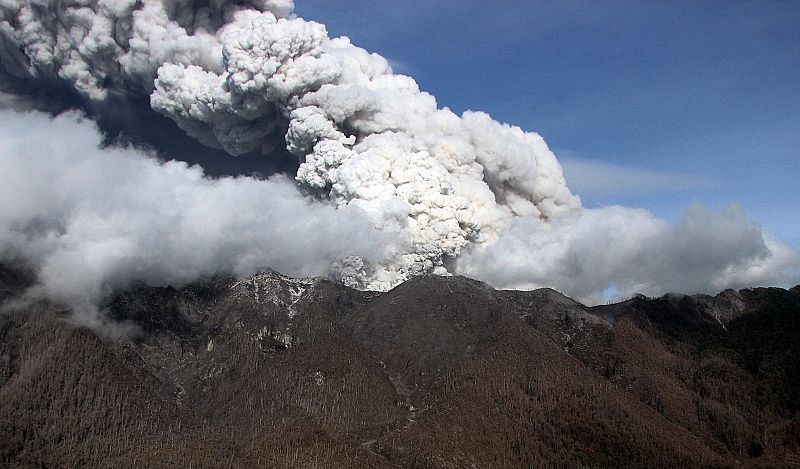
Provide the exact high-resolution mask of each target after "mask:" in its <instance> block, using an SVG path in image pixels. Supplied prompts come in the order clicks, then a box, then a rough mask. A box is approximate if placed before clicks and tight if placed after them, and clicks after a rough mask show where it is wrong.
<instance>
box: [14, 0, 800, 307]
mask: <svg viewBox="0 0 800 469" xmlns="http://www.w3.org/2000/svg"><path fill="white" fill-rule="evenodd" d="M195 3H196V2H190V1H186V0H143V1H142V0H138V1H134V0H125V1H117V0H113V1H112V0H96V1H94V0H93V1H86V2H60V1H58V2H57V1H41V0H37V1H35V2H34V1H32V0H5V1H2V2H0V63H1V64H2V67H3V68H4V70H5V73H6V74H10V75H14V76H16V77H19V79H20V80H23V81H25V80H27V81H28V82H34V83H42V82H46V83H49V82H53V81H55V82H58V83H60V84H62V85H66V86H68V87H71V88H72V90H73V91H74V92H76V93H78V94H79V95H81V96H82V97H83V98H85V99H86V100H89V101H90V102H94V103H101V102H104V101H105V100H107V99H108V98H109V96H112V95H119V94H122V95H126V96H149V101H150V105H151V107H152V108H153V109H154V110H155V111H157V112H159V113H161V114H163V115H165V116H167V117H169V118H170V119H172V120H174V121H175V122H176V123H177V124H178V126H180V128H181V129H183V130H184V131H185V132H186V133H187V134H188V135H190V136H192V137H193V138H195V139H197V140H198V141H200V142H201V143H203V144H204V145H207V146H210V147H215V148H221V149H223V150H225V151H226V152H227V153H229V154H231V155H240V154H244V153H250V152H253V151H257V152H261V153H263V155H264V157H265V158H275V155H276V154H277V153H280V152H274V150H275V148H274V144H275V142H276V141H283V142H284V144H285V151H288V152H289V153H290V154H291V155H294V156H295V157H296V158H297V163H298V166H299V168H298V169H297V172H296V174H293V175H291V176H293V177H294V179H293V180H291V179H289V177H275V178H273V179H270V180H268V181H260V180H256V179H249V178H243V179H231V178H226V179H220V180H211V179H208V178H204V177H203V176H202V172H201V170H200V169H198V168H188V167H186V166H185V165H182V164H180V163H175V162H171V163H166V164H158V163H156V162H154V161H153V160H149V159H146V158H144V157H143V156H142V155H141V154H139V153H138V152H135V151H132V150H122V149H119V148H107V149H102V150H98V149H97V148H96V145H97V143H98V138H97V136H96V132H95V131H94V130H91V131H89V130H86V126H85V124H84V125H78V124H75V122H74V120H75V117H74V116H73V117H63V118H60V119H57V120H56V121H54V122H53V123H52V124H48V125H53V126H55V127H57V128H61V130H62V131H63V127H64V126H69V125H73V126H77V127H78V128H81V129H84V130H83V132H84V133H86V132H89V133H90V134H91V135H92V137H90V138H89V141H91V142H92V143H91V145H90V148H88V149H87V148H86V147H85V146H83V147H81V146H77V147H78V148H83V149H84V150H86V151H87V152H88V155H89V156H87V157H85V158H84V159H82V158H80V157H78V156H77V155H75V154H72V153H70V151H69V150H67V149H62V148H58V147H53V148H52V150H47V149H46V148H43V147H42V146H41V145H45V144H44V143H41V141H40V140H41V138H40V137H39V136H40V135H41V133H42V132H49V131H47V130H44V128H43V127H44V126H45V125H44V124H43V123H42V122H44V121H43V120H42V119H43V118H42V117H41V116H38V117H37V116H32V115H26V116H27V117H19V116H18V115H11V114H6V116H8V117H7V120H9V121H12V120H13V121H22V122H28V123H29V124H30V123H31V121H34V122H36V125H32V126H30V127H24V126H23V127H19V128H17V129H16V130H17V131H18V132H17V133H8V134H7V137H8V139H9V142H12V143H13V142H15V141H19V139H21V138H22V139H24V138H27V139H28V140H30V142H24V143H20V144H18V145H16V146H13V148H12V147H3V157H4V158H6V160H5V161H4V162H3V164H4V175H3V177H5V178H6V179H7V180H8V182H7V183H8V184H14V185H12V186H9V187H13V188H15V189H16V190H17V191H18V192H19V193H20V194H28V193H30V194H33V195H34V197H32V198H31V200H29V201H28V200H20V198H19V197H15V198H12V196H13V194H9V199H8V200H9V201H15V202H14V203H16V204H17V206H14V205H13V204H12V203H11V202H6V201H3V202H2V203H3V204H5V205H2V206H0V209H1V210H2V211H3V212H2V213H0V218H3V219H4V220H6V221H7V222H8V223H9V224H8V226H7V228H5V230H6V232H7V233H8V236H6V237H5V238H4V239H3V240H0V241H2V243H3V244H2V245H0V247H2V248H3V249H4V250H5V251H6V252H12V251H13V252H17V253H22V254H21V255H23V256H24V257H26V258H27V259H29V260H30V262H32V263H33V264H34V265H35V266H36V267H37V268H38V270H39V271H40V275H41V277H42V279H43V282H44V285H46V286H47V288H48V289H49V291H51V293H54V294H55V293H58V292H59V288H58V287H57V285H58V284H59V283H58V281H59V280H58V278H59V276H61V275H64V274H67V273H68V272H69V268H70V266H73V267H72V268H76V269H78V271H79V272H81V273H82V274H83V275H77V278H88V279H89V280H87V281H86V282H85V286H86V289H85V290H86V291H85V292H84V294H87V295H88V296H89V297H97V296H98V295H99V293H98V291H96V290H97V289H102V287H103V285H112V286H113V285H118V284H121V283H124V281H127V280H130V279H141V280H146V281H157V282H161V283H165V282H184V281H188V280H190V279H193V278H195V277H196V276H199V275H203V274H208V273H212V272H218V271H231V270H232V271H236V272H243V271H247V270H248V269H251V268H253V267H254V266H255V265H258V264H267V265H269V266H271V267H273V268H276V269H279V270H284V271H286V272H287V273H289V274H298V273H300V274H309V273H319V272H330V271H331V269H332V267H331V265H334V264H335V265H336V266H338V267H336V268H334V269H333V270H336V269H339V271H338V275H339V276H340V277H342V278H345V279H346V280H347V281H348V283H350V284H351V285H354V286H358V287H362V288H376V289H386V288H390V287H392V286H394V285H396V284H398V283H399V282H401V281H403V280H405V279H407V278H409V277H411V276H414V275H418V274H423V273H438V274H446V273H448V272H449V273H467V274H470V275H473V276H476V277H479V278H483V279H486V280H489V281H491V282H492V283H493V284H495V285H497V286H543V285H547V286H553V287H556V288H559V289H562V290H565V291H566V292H568V293H571V294H573V295H576V296H578V297H580V298H582V299H588V300H592V301H593V300H594V299H596V298H597V297H598V295H599V292H601V291H602V290H603V289H605V288H607V287H608V286H609V285H614V286H615V287H616V288H617V290H618V291H620V292H621V293H625V292H628V291H636V290H638V291H642V292H645V293H650V292H655V291H657V290H665V289H682V290H710V289H712V288H713V289H716V288H721V287H725V286H732V285H744V284H750V283H787V282H789V281H793V280H794V279H796V278H797V277H796V266H797V254H796V253H795V252H793V251H791V250H789V249H788V248H786V247H785V246H783V245H782V244H780V243H778V242H777V241H775V240H773V239H771V238H770V237H769V235H767V234H765V233H763V232H762V231H761V230H760V229H759V228H758V227H755V226H754V225H752V223H750V222H749V221H747V219H746V218H745V217H744V216H743V215H742V214H741V213H740V212H739V211H736V210H733V209H732V210H730V211H727V212H723V213H721V214H714V213H709V212H707V211H705V210H704V209H700V208H696V207H693V208H690V209H689V211H688V212H687V216H686V218H685V220H684V221H683V222H681V223H679V224H678V225H674V226H673V225H669V224H667V223H666V222H664V221H662V220H658V219H656V218H655V217H653V216H652V215H650V214H649V213H647V212H644V211H640V210H633V209H623V208H619V207H609V208H603V209H596V210H585V209H582V208H581V204H580V200H579V198H578V197H577V196H575V195H573V193H572V192H571V191H570V189H569V188H568V187H567V184H566V182H565V179H564V176H563V174H562V169H561V166H560V164H559V162H558V161H557V160H556V158H555V156H554V155H553V153H552V152H551V151H550V150H549V148H548V147H547V145H546V143H545V142H544V140H543V139H542V138H541V137H540V136H539V135H538V134H535V133H532V132H525V131H523V130H522V129H520V128H518V127H514V126H510V125H507V124H501V123H499V122H496V121H494V120H492V119H491V118H490V117H489V116H488V115H486V114H484V113H480V112H466V113H464V114H463V115H461V116H458V115H456V114H454V113H453V112H451V111H450V110H448V109H446V108H445V109H439V108H438V106H437V103H436V100H435V98H434V97H433V96H431V95H430V94H428V93H425V92H422V91H420V89H419V86H418V85H417V83H416V82H415V81H414V80H413V79H412V78H409V77H407V76H403V75H398V74H395V73H393V71H392V69H391V67H390V65H389V62H388V61H387V60H386V59H384V58H383V57H380V56H378V55H376V54H370V53H368V52H367V51H365V50H363V49H361V48H358V47H356V46H354V45H353V44H351V42H350V40H349V39H347V38H345V37H342V38H329V37H328V34H327V31H326V29H325V27H324V26H323V25H321V24H318V23H314V22H310V21H305V20H303V19H301V18H297V17H295V16H294V15H293V14H292V7H293V2H292V1H290V0H249V1H247V0H238V1H217V0H213V1H209V2H202V4H203V5H204V6H203V7H201V8H196V7H195ZM6 101H9V100H6ZM11 101H13V100H11ZM9 102H10V101H9ZM19 105H20V103H19V102H18V103H17V106H16V107H17V108H18V109H19V108H20V107H19ZM59 126H61V127H59ZM54 133H55V134H56V135H59V134H60V133H59V131H58V129H56V130H55V131H54ZM65 138H69V137H65ZM64 143H73V142H72V141H71V140H67V141H66V142H64ZM9 145H10V144H9ZM67 147H69V145H67ZM30 151H34V153H35V154H36V155H38V156H35V157H31V156H30V155H31V153H30ZM65 152H66V153H65ZM6 154H8V155H28V157H27V158H28V159H27V160H26V159H24V158H23V159H22V160H21V159H20V157H18V156H8V157H6V156H5V155H6ZM42 155H49V158H50V159H48V157H46V156H42ZM70 155H71V156H70ZM102 155H105V156H102ZM282 155H285V152H283V153H282ZM103 158H106V160H107V161H105V160H104V159H103ZM117 167H119V168H122V170H116V169H115V168H117ZM95 173H99V174H101V175H103V179H101V180H98V179H96V178H95V176H94V174H95ZM44 180H54V181H61V184H60V185H59V184H56V185H55V186H54V187H49V186H47V187H44V186H43V184H44V183H43V182H41V181H44ZM106 181H111V182H113V184H111V185H109V183H107V182H106ZM70 184H74V185H70ZM78 188H80V189H78ZM56 189H57V190H56ZM141 190H147V191H148V194H149V195H147V196H145V195H143V194H140V192H139V191H141ZM39 191H41V194H46V195H47V199H46V200H49V201H50V204H49V205H48V204H45V203H44V202H43V200H45V199H42V198H41V197H40V196H38V195H37V194H38V193H39ZM53 191H55V192H53ZM307 196H310V197H313V199H314V200H315V202H313V203H312V202H310V201H309V199H308V198H307ZM37 201H38V202H37ZM714 226H717V227H718V228H719V231H715V230H712V229H709V228H708V227H714ZM120 230H121V231H120ZM337 230H342V231H344V233H343V234H342V235H337V236H335V235H334V233H335V232H336V231H337ZM131 233H135V235H131V236H128V234H131ZM198 233H201V234H198ZM20 234H23V235H24V236H22V237H20V236H19V235H20ZM379 234H380V235H379ZM28 238H29V241H31V243H32V244H26V243H25V242H23V241H24V240H26V239H28ZM354 239H358V240H361V239H367V240H368V241H364V242H363V243H362V242H360V241H359V242H353V240H354ZM265 240H267V241H265ZM33 241H36V243H33ZM42 243H44V244H42ZM265 243H266V245H273V246H274V247H275V248H276V249H272V248H270V247H267V246H266V245H265ZM190 246H191V247H190ZM197 252H202V253H203V254H202V255H201V256H200V259H199V260H198V259H196V258H195V257H194V254H195V253H197ZM190 254H192V255H190ZM351 254H352V255H353V256H350V255H351ZM153 256H160V257H161V258H163V259H166V260H167V261H168V262H166V261H163V262H162V260H160V259H150V257H153ZM346 256H350V257H348V258H347V262H340V259H341V258H342V257H346ZM341 269H345V270H346V272H344V271H342V270H341ZM86 272H89V274H86ZM63 278H67V276H66V275H65V276H64V277H63ZM123 280H124V281H123ZM64 288H65V290H69V289H68V288H66V287H64ZM93 289H94V290H93ZM87 292H88V293H87Z"/></svg>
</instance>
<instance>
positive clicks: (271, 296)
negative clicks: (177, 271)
mask: <svg viewBox="0 0 800 469" xmlns="http://www.w3.org/2000/svg"><path fill="white" fill-rule="evenodd" d="M30 281H31V279H30V276H26V275H24V274H22V273H19V272H16V271H14V270H12V269H8V268H0V300H2V299H5V298H8V297H10V296H13V295H14V294H16V293H19V292H20V291H21V290H22V289H23V288H24V287H25V285H26V284H28V283H29V282H30ZM107 314H108V316H109V317H111V318H113V319H114V321H115V322H116V323H121V324H123V325H124V327H125V328H126V330H128V331H129V333H128V335H127V336H119V335H116V336H115V335H108V334H104V333H102V331H101V332H100V333H98V332H95V331H94V330H90V329H87V328H85V327H78V326H75V325H73V324H74V323H73V322H71V321H70V319H69V313H68V312H67V311H65V310H64V309H63V308H61V307H59V306H58V305H52V304H37V305H34V306H31V307H29V308H28V309H27V310H26V311H21V312H14V313H8V314H6V315H3V316H0V465H2V466H3V467H84V466H99V467H126V468H128V467H194V468H197V467H486V468H498V467H670V468H674V467H708V468H710V467H775V468H783V467H791V466H798V465H800V414H799V413H798V410H800V339H798V337H800V288H799V287H795V288H793V289H792V290H789V291H787V290H782V289H776V288H769V289H761V288H759V289H748V290H742V291H739V292H736V291H732V290H728V291H725V292H723V293H721V294H719V295H717V296H715V297H710V296H700V295H697V296H682V295H667V296H665V297H663V298H653V299H651V298H645V297H635V298H632V299H630V300H627V301H624V302H622V303H618V304H613V305H607V306H598V307H586V306H583V305H581V304H579V303H577V302H575V301H573V300H571V299H569V298H567V297H565V296H563V295H561V294H559V293H557V292H555V291H553V290H549V289H542V290H536V291H530V292H517V291H497V290H494V289H492V288H490V287H488V286H487V285H485V284H483V283H480V282H476V281H473V280H470V279H467V278H463V277H433V276H431V277H421V278H417V279H414V280H411V281H409V282H406V283H404V284H402V285H400V286H398V287H397V288H395V289H393V290H391V291H389V292H386V293H376V292H362V291H356V290H352V289H349V288H347V287H344V286H342V285H339V284H335V283H331V282H328V281H325V280H314V279H291V278H287V277H284V276H282V275H280V274H277V273H274V272H264V273H261V274H258V275H255V276H253V277H250V278H246V279H243V280H236V279H232V278H215V279H211V280H208V281H204V282H198V283H196V284H193V285H190V286H188V287H186V288H182V289H179V290H176V289H174V288H169V287H168V288H153V287H147V286H141V287H138V288H134V289H132V290H131V291H127V292H121V293H119V294H118V295H116V296H115V297H113V298H112V299H111V300H110V302H109V303H108V305H107Z"/></svg>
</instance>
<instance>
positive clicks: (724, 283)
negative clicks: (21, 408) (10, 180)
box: [457, 204, 800, 304]
mask: <svg viewBox="0 0 800 469" xmlns="http://www.w3.org/2000/svg"><path fill="white" fill-rule="evenodd" d="M457 271H458V272H459V273H462V274H464V275H469V276H473V277H475V278H478V279H482V280H485V281H487V282H489V283H491V284H493V285H495V286H497V287H500V288H521V289H528V288H537V287H545V286H555V287H556V288H558V289H559V290H560V291H562V292H564V293H566V294H568V295H570V296H572V297H574V298H576V299H580V300H582V301H584V302H587V303H589V304H597V303H600V302H602V299H603V298H602V294H603V291H604V290H606V289H612V290H614V291H616V292H618V293H619V294H621V295H622V296H627V295H631V294H633V293H643V294H646V295H661V294H664V293H666V292H670V291H672V292H683V293H693V292H702V293H712V292H716V291H719V290H722V289H724V288H741V287H748V286H759V285H781V284H787V283H789V282H796V281H798V280H800V256H799V255H798V253H797V252H795V251H793V250H791V249H790V248H789V247H787V246H786V245H785V244H783V243H781V242H780V241H778V240H776V239H774V238H772V237H771V236H769V235H768V234H766V233H764V232H763V231H762V230H761V228H760V227H759V226H757V225H755V224H754V223H752V222H750V221H749V220H748V219H747V218H746V217H745V215H744V213H743V212H742V210H741V209H740V208H739V207H737V206H732V207H729V208H727V209H725V210H722V211H720V212H718V213H714V212H711V211H709V210H708V209H706V208H705V207H703V206H701V205H699V204H696V205H692V206H690V207H689V208H688V209H687V210H686V211H685V213H684V215H683V217H682V219H681V220H680V221H679V222H678V223H677V224H670V223H668V222H666V221H664V220H661V219H659V218H656V217H655V216H653V215H652V214H651V213H650V212H648V211H646V210H641V209H632V208H626V207H619V206H610V207H603V208H598V209H583V210H581V211H578V212H575V213H572V214H568V215H565V216H562V217H558V218H556V219H553V220H551V221H550V222H542V221H540V220H536V219H532V218H518V219H516V220H515V221H514V224H513V225H512V226H511V228H510V229H508V230H507V231H505V232H503V234H502V235H501V236H500V239H498V241H497V242H496V243H494V244H493V245H490V246H487V247H475V248H474V249H471V250H469V251H468V252H465V253H463V254H462V255H461V256H460V257H459V259H458V268H457Z"/></svg>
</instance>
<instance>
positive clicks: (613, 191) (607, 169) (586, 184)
mask: <svg viewBox="0 0 800 469" xmlns="http://www.w3.org/2000/svg"><path fill="white" fill-rule="evenodd" d="M561 166H562V168H563V169H564V176H565V177H566V179H567V183H568V184H569V186H570V187H571V188H572V189H573V190H574V191H575V192H576V193H578V194H579V195H583V196H590V197H614V196H617V197H621V196H631V195H651V194H664V193H675V192H692V191H697V190H705V189H714V188H715V187H718V186H719V182H718V181H715V180H714V179H711V178H705V177H702V176H697V175H693V174H684V173H679V172H673V171H662V170H655V169H648V168H635V167H630V166H622V165H615V164H612V163H607V162H604V161H596V160H585V159H576V158H567V159H564V158H562V159H561Z"/></svg>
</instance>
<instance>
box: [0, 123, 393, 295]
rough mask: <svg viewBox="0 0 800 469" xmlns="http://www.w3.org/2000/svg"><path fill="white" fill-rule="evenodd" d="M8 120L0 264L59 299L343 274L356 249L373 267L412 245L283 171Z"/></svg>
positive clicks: (75, 126) (76, 128) (0, 178)
mask: <svg viewBox="0 0 800 469" xmlns="http://www.w3.org/2000/svg"><path fill="white" fill-rule="evenodd" d="M0 121H2V122H3V125H2V126H0V261H4V262H8V261H19V260H21V261H23V262H25V263H27V264H28V265H29V266H30V267H32V268H33V270H34V271H35V272H36V273H37V274H38V277H39V280H40V281H41V288H42V289H43V292H44V293H45V294H46V295H47V296H48V297H50V298H54V299H57V300H60V301H64V302H67V303H70V304H73V305H74V304H92V303H94V302H97V301H99V300H102V299H103V298H104V295H105V294H106V293H107V292H108V291H109V290H110V289H113V288H123V287H125V286H127V285H129V284H130V283H131V282H132V281H145V282H148V283H150V284H154V285H182V284H185V283H187V282H191V281H194V280H197V279H198V278H200V277H203V276H210V275H213V274H215V273H235V274H247V273H251V272H253V271H255V270H257V269H258V268H261V267H272V268H274V269H276V270H279V271H283V272H286V273H287V274H289V275H296V276H318V275H330V276H334V277H338V278H340V279H341V278H346V277H348V276H353V275H355V276H358V275H363V273H361V272H358V271H353V270H352V268H353V267H354V264H352V263H349V262H344V263H343V262H342V261H348V260H349V259H348V258H349V257H350V256H358V258H359V259H362V260H363V261H364V262H366V263H367V264H370V265H375V264H377V263H378V262H379V261H380V260H381V259H383V258H385V257H387V256H390V255H391V254H392V249H405V247H403V246H402V243H403V238H402V236H399V235H398V234H397V233H390V232H388V231H385V232H384V233H380V232H378V231H376V230H375V229H374V228H373V226H372V222H371V220H369V218H368V217H367V215H366V214H365V213H364V212H363V211H361V210H360V209H358V208H355V207H347V208H342V209H337V208H335V207H333V206H331V205H329V204H323V203H320V202H318V201H315V200H313V199H312V198H309V197H308V196H306V195H303V194H302V193H301V192H300V191H299V190H298V188H297V186H296V184H294V182H293V181H292V180H291V179H290V178H288V177H285V176H275V177H272V178H270V179H267V180H261V179H255V178H251V177H238V178H232V177H227V178H221V179H209V178H207V177H205V176H204V175H203V171H202V169H201V168H199V167H197V166H194V167H190V166H188V165H186V164H185V163H182V162H175V161H172V162H167V163H163V162H160V161H158V160H156V159H155V158H153V157H152V156H150V155H148V154H146V153H143V152H142V151H139V150H136V149H133V148H117V147H106V148H102V147H101V146H100V144H101V139H102V138H101V135H100V134H99V133H98V132H97V130H96V128H95V126H94V124H93V123H92V122H90V121H86V120H83V119H82V118H81V117H80V116H79V115H78V114H66V115H62V116H59V117H56V118H55V119H51V118H50V117H49V116H46V115H44V114H41V113H17V112H14V111H10V110H0ZM390 236H391V237H390ZM343 239H345V240H348V242H346V243H344V242H342V240H343ZM355 266H356V267H358V265H355Z"/></svg>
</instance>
